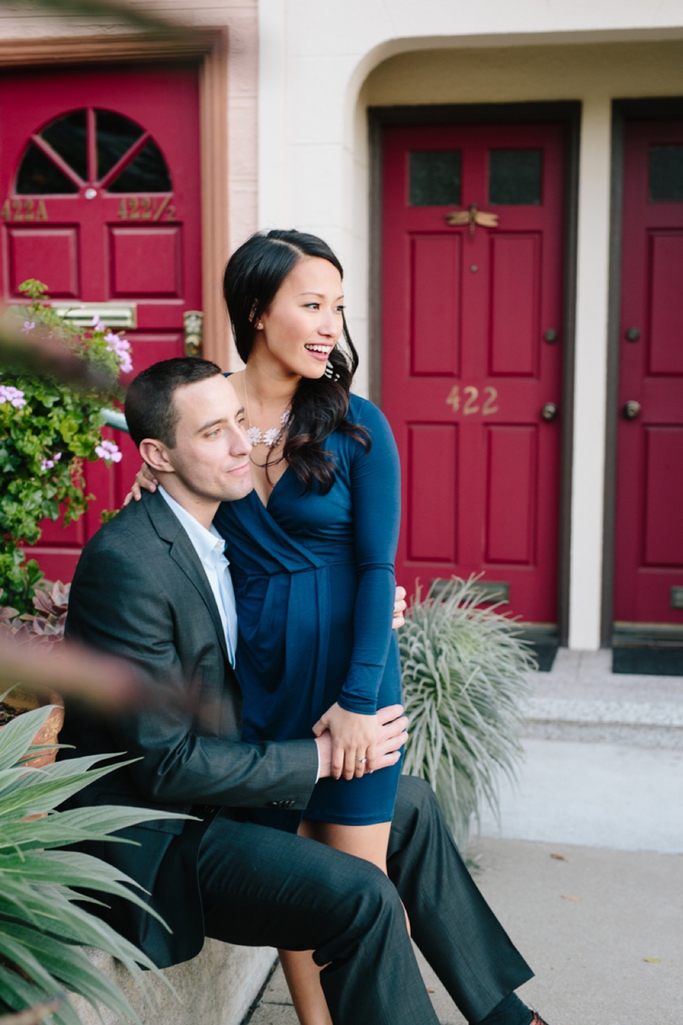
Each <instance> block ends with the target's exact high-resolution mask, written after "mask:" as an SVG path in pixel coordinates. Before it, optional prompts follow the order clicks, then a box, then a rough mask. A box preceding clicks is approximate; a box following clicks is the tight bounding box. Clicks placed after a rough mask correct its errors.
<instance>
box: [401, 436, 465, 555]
mask: <svg viewBox="0 0 683 1025" xmlns="http://www.w3.org/2000/svg"><path fill="white" fill-rule="evenodd" d="M457 459H458V428H457V426H456V425H455V424H453V425H447V426H445V425H440V426H436V425H430V424H410V425H409V470H408V472H409V476H410V480H411V484H412V486H411V489H410V504H409V506H408V509H407V514H408V548H409V553H410V558H411V559H416V560H417V559H430V560H431V559H436V560H439V561H441V560H444V561H446V562H454V561H455V560H456V557H457V556H456V539H457V522H456V517H457V488H456V480H457V475H456V467H457ZM435 479H438V480H440V481H441V487H440V490H439V501H438V502H435V501H434V494H433V481H434V480H435Z"/></svg>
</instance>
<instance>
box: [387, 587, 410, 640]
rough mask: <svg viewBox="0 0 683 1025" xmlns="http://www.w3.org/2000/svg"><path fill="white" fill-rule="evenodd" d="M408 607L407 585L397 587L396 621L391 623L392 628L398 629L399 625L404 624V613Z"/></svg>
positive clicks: (395, 602) (395, 601)
mask: <svg viewBox="0 0 683 1025" xmlns="http://www.w3.org/2000/svg"><path fill="white" fill-rule="evenodd" d="M406 608H407V604H406V589H405V587H397V588H396V597H395V600H394V621H393V623H392V624H391V629H392V630H398V628H399V626H403V624H404V623H405V617H404V615H403V613H404V612H405V610H406Z"/></svg>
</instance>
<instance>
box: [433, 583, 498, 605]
mask: <svg viewBox="0 0 683 1025" xmlns="http://www.w3.org/2000/svg"><path fill="white" fill-rule="evenodd" d="M450 582H451V581H450V580H439V579H438V578H437V579H435V580H432V581H431V585H432V588H431V590H432V596H433V597H434V598H438V597H439V595H440V594H441V592H442V591H443V590H444V588H445V587H446V585H447V584H450ZM473 589H474V590H476V591H478V592H479V594H480V595H481V600H482V601H484V602H491V603H493V602H500V603H501V604H503V605H508V604H509V602H510V584H509V583H508V581H507V580H505V581H502V580H501V581H499V580H477V582H476V584H475V585H474V588H473Z"/></svg>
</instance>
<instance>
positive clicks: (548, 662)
mask: <svg viewBox="0 0 683 1025" xmlns="http://www.w3.org/2000/svg"><path fill="white" fill-rule="evenodd" d="M531 647H532V648H533V649H534V655H535V656H536V658H537V659H538V671H539V673H549V672H550V670H551V669H552V667H553V662H554V661H555V655H557V649H558V647H559V645H558V644H557V643H555V642H552V641H532V642H531Z"/></svg>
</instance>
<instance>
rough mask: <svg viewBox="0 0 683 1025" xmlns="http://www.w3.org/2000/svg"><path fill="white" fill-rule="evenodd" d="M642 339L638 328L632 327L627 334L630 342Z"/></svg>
mask: <svg viewBox="0 0 683 1025" xmlns="http://www.w3.org/2000/svg"><path fill="white" fill-rule="evenodd" d="M639 338H640V331H639V330H638V328H637V327H630V328H629V329H628V331H627V332H626V340H627V341H628V342H637V341H638V339H639Z"/></svg>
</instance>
